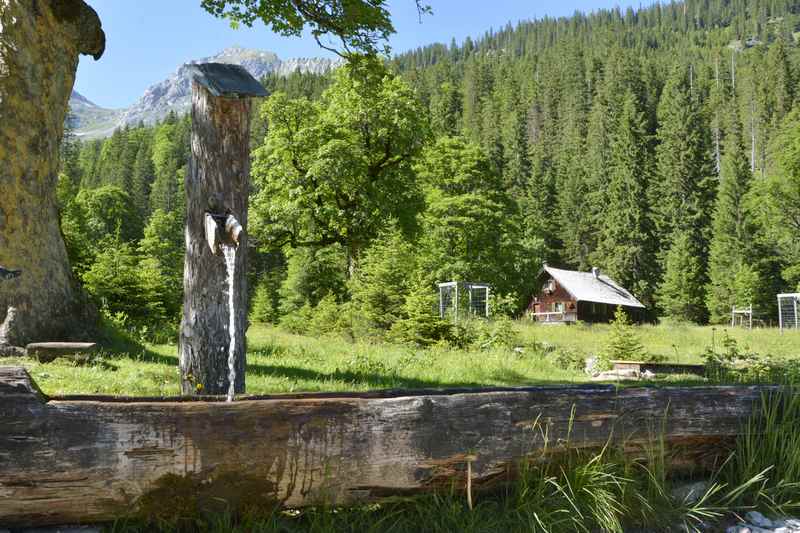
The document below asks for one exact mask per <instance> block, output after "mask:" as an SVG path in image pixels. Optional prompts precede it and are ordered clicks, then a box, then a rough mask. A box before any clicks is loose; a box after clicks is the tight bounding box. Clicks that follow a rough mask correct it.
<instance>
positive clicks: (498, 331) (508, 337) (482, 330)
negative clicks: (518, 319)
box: [477, 317, 520, 350]
mask: <svg viewBox="0 0 800 533" xmlns="http://www.w3.org/2000/svg"><path fill="white" fill-rule="evenodd" d="M519 344H520V341H519V335H517V331H516V330H515V329H514V322H513V321H512V320H511V319H509V318H505V317H503V318H499V319H497V320H492V321H490V322H486V321H481V324H480V326H479V329H478V335H477V345H478V347H479V348H480V349H482V350H486V349H489V348H514V347H515V346H519Z"/></svg>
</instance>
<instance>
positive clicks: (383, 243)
mask: <svg viewBox="0 0 800 533" xmlns="http://www.w3.org/2000/svg"><path fill="white" fill-rule="evenodd" d="M415 271H416V257H415V255H414V248H413V247H412V245H411V244H410V243H409V242H408V241H407V240H406V239H405V237H404V236H403V234H402V233H401V232H400V231H399V230H398V229H397V228H390V229H388V230H386V231H384V232H383V234H382V235H381V236H380V237H379V238H378V239H376V240H375V241H374V242H373V243H372V245H371V246H370V247H369V248H368V249H367V250H366V252H365V253H364V256H363V258H362V260H361V261H360V263H359V266H358V269H357V270H356V273H355V275H354V276H353V277H352V278H351V279H350V280H349V281H348V288H349V290H350V296H351V301H352V303H353V305H354V306H355V308H356V309H358V314H359V317H360V318H362V319H363V320H364V321H365V323H366V324H365V325H366V326H367V327H368V328H369V329H372V330H388V329H389V328H390V327H391V326H392V324H394V323H395V322H396V321H397V320H399V319H400V318H402V316H403V306H404V300H405V296H406V294H407V293H408V290H409V286H410V284H411V279H410V276H411V275H412V273H413V272H415Z"/></svg>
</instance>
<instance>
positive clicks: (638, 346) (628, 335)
mask: <svg viewBox="0 0 800 533" xmlns="http://www.w3.org/2000/svg"><path fill="white" fill-rule="evenodd" d="M647 359H648V355H647V353H646V352H645V349H644V346H642V342H641V341H640V340H639V336H638V335H637V334H636V331H635V329H634V326H632V325H631V322H630V320H629V319H628V315H627V314H626V313H625V311H624V310H623V309H622V307H621V306H617V310H616V312H615V313H614V321H613V322H611V331H610V332H609V334H608V338H607V339H606V342H605V345H604V346H603V349H602V350H601V352H600V364H601V367H606V368H609V367H610V366H611V361H645V360H647Z"/></svg>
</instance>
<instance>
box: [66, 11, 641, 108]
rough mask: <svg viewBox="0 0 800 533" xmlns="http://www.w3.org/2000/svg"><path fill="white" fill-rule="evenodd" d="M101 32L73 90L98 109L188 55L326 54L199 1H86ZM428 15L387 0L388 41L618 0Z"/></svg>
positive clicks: (412, 41) (412, 44) (128, 97)
mask: <svg viewBox="0 0 800 533" xmlns="http://www.w3.org/2000/svg"><path fill="white" fill-rule="evenodd" d="M88 3H89V4H90V5H91V6H92V7H94V9H95V10H96V11H97V12H98V14H99V15H100V20H101V21H102V22H103V29H104V30H105V32H106V39H107V45H106V52H105V55H104V56H103V57H102V58H101V59H100V60H99V61H97V62H95V61H94V60H93V59H92V58H91V57H88V56H81V59H80V64H79V66H78V75H77V78H76V82H75V89H76V90H77V91H78V92H80V93H81V94H83V95H84V96H86V97H87V98H89V99H90V100H92V101H93V102H95V103H96V104H98V105H101V106H103V107H126V106H128V105H130V104H132V103H133V102H134V101H135V100H136V99H137V98H138V97H139V96H141V94H142V93H143V92H144V90H145V89H146V88H147V87H148V86H150V85H152V84H153V83H156V82H158V81H160V80H162V79H164V78H166V77H167V76H168V75H169V74H170V73H171V72H173V71H175V70H176V69H177V67H178V66H179V65H180V64H181V63H183V62H185V61H188V60H190V59H199V58H202V57H208V56H211V55H214V54H215V53H217V52H218V51H220V50H222V49H223V48H227V47H229V46H233V45H239V46H244V47H247V48H258V49H262V50H269V51H272V52H275V53H276V54H278V57H281V58H283V59H286V58H290V57H318V56H330V55H332V54H330V53H328V52H326V51H325V50H322V49H320V48H319V47H318V46H317V45H316V43H315V42H314V40H313V39H311V38H310V37H303V38H289V37H280V36H278V35H275V34H273V33H271V32H270V31H269V30H267V29H266V27H264V26H263V25H262V24H258V25H255V26H254V27H253V28H252V29H250V28H240V29H238V30H234V29H232V28H231V27H230V26H229V24H228V22H227V21H225V20H220V19H216V18H214V17H212V16H211V15H209V14H208V13H206V12H205V11H204V10H203V9H202V8H200V0H88ZM427 3H428V4H430V5H431V7H432V8H433V15H428V16H425V17H424V18H423V20H422V23H421V24H420V22H419V18H418V17H417V11H416V7H415V4H414V1H413V0H390V11H391V13H392V19H393V22H394V25H395V28H396V29H397V34H395V35H394V36H393V37H392V39H391V41H390V43H391V46H392V50H393V52H403V51H405V50H409V49H413V48H416V47H418V46H422V45H425V44H429V43H432V42H445V43H449V42H450V39H451V38H453V37H454V38H455V39H456V40H457V41H458V42H460V41H462V40H463V39H464V38H465V37H467V36H471V37H478V36H480V35H482V34H483V33H484V32H486V31H487V30H488V29H490V28H495V29H496V28H500V27H502V26H504V25H505V24H506V23H508V22H512V23H515V22H517V21H519V20H527V19H534V18H541V17H544V16H553V17H558V16H565V15H571V14H572V13H574V12H575V11H576V10H577V11H593V10H596V9H599V8H610V7H614V6H617V5H619V6H620V7H623V8H624V7H627V6H628V5H636V6H638V5H639V4H638V2H637V3H636V4H634V3H633V2H626V1H624V0H622V1H620V0H617V1H612V0H595V1H593V2H591V1H586V0H530V1H528V0H427Z"/></svg>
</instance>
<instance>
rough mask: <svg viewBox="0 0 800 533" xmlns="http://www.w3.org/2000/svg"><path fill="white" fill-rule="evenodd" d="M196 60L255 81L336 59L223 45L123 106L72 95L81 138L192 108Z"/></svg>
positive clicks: (316, 69)
mask: <svg viewBox="0 0 800 533" xmlns="http://www.w3.org/2000/svg"><path fill="white" fill-rule="evenodd" d="M198 63H228V64H233V65H241V66H243V67H244V68H245V69H247V71H248V72H249V73H250V74H251V75H252V76H253V77H254V78H256V79H257V80H260V79H261V78H263V77H264V76H266V75H267V74H270V73H277V74H280V75H287V74H290V73H292V72H294V71H295V70H300V71H301V72H312V73H315V74H324V73H325V72H327V71H328V70H330V69H332V68H334V67H336V66H337V65H338V64H339V61H337V60H333V59H325V58H294V59H288V60H281V59H280V58H278V56H277V55H275V53H273V52H267V51H264V50H253V49H247V48H241V47H237V46H235V47H231V48H226V49H225V50H223V51H221V52H220V53H218V54H216V55H214V56H211V57H206V58H203V59H199V60H192V61H189V62H187V63H184V64H183V65H181V66H180V67H178V70H176V71H175V72H174V73H173V74H172V75H170V77H168V78H167V79H165V80H164V81H161V82H159V83H156V84H155V85H152V86H150V87H149V88H148V89H147V90H146V91H145V92H144V94H143V95H142V97H141V98H139V100H138V101H137V102H136V103H135V104H133V105H132V106H131V107H128V108H126V109H119V110H117V109H105V108H102V107H99V106H97V105H95V104H94V103H92V102H90V101H89V100H87V99H85V98H83V96H81V95H80V94H78V93H74V94H73V98H72V99H71V100H70V108H71V109H72V113H73V115H74V117H75V123H74V126H75V128H76V131H77V133H78V134H79V135H81V136H83V137H87V138H88V137H105V136H108V135H111V133H113V131H114V129H115V128H117V127H120V126H124V125H126V124H129V125H135V124H138V123H139V122H144V123H145V124H153V123H154V122H156V121H158V120H161V119H163V118H164V117H166V116H167V114H169V112H170V111H174V112H175V113H177V114H178V115H183V114H185V113H188V112H189V110H190V108H191V104H192V102H191V97H192V87H191V79H190V76H189V70H190V68H191V66H192V65H194V64H198Z"/></svg>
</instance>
